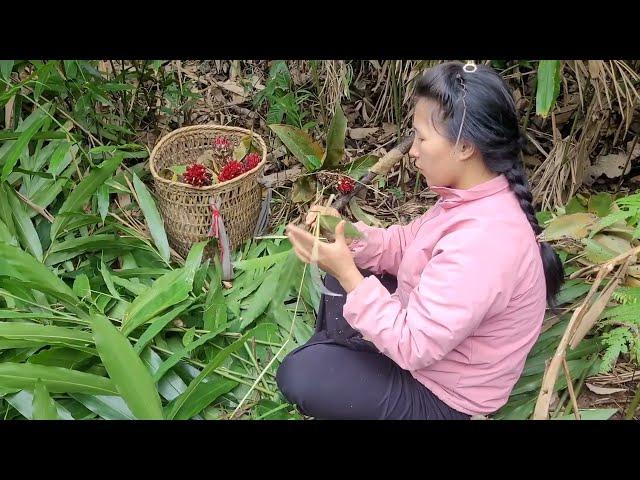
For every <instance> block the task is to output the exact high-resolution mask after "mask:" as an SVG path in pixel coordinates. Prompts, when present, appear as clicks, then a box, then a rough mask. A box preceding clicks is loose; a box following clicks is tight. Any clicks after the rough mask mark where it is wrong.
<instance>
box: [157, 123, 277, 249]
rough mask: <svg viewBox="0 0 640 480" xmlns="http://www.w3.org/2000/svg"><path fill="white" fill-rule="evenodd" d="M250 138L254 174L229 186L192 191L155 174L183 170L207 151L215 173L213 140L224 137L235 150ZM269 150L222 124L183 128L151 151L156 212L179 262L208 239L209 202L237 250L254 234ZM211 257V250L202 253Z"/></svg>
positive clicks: (258, 139)
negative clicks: (255, 151) (257, 155)
mask: <svg viewBox="0 0 640 480" xmlns="http://www.w3.org/2000/svg"><path fill="white" fill-rule="evenodd" d="M249 135H251V136H252V138H253V142H252V143H253V145H254V146H259V148H260V150H261V155H262V159H261V161H260V163H259V164H258V165H257V166H256V167H255V168H253V169H252V170H250V171H248V172H245V173H243V174H242V175H240V176H238V177H236V178H233V179H231V180H229V181H226V182H222V183H219V184H214V185H210V186H206V187H194V186H191V185H189V184H186V183H182V182H180V181H177V182H176V181H172V180H170V179H166V178H164V177H162V176H161V175H160V174H159V172H162V171H163V169H165V168H170V167H172V166H174V165H187V164H191V163H194V162H195V161H197V160H198V159H199V158H200V157H201V155H203V154H204V153H205V152H211V154H212V157H210V158H212V161H213V162H215V164H216V166H217V167H218V168H220V167H221V165H222V164H223V162H224V161H225V159H224V158H220V157H218V156H217V155H216V154H214V148H213V146H214V140H215V139H216V137H220V136H223V137H226V138H228V139H229V140H230V141H231V143H232V144H233V147H234V148H235V147H237V146H238V145H239V144H240V141H241V140H242V138H246V137H247V136H249ZM266 158H267V146H266V144H265V142H264V140H263V139H262V137H260V135H258V134H256V133H255V132H250V131H249V130H246V129H244V128H239V127H228V126H221V125H194V126H189V127H182V128H179V129H177V130H174V131H173V132H171V133H169V134H167V135H166V136H164V137H163V138H162V139H161V140H160V141H159V142H158V143H157V144H156V146H155V147H154V149H153V151H152V152H151V156H150V158H149V167H150V170H151V174H152V176H153V182H154V190H155V194H156V197H157V200H158V207H159V210H160V213H161V215H162V217H163V220H164V225H165V230H166V232H167V237H168V239H169V243H170V244H171V246H172V247H173V248H174V249H175V250H176V251H177V252H178V253H179V254H180V255H182V256H183V257H186V255H187V254H188V253H189V250H190V248H191V246H192V245H193V244H194V243H196V242H200V241H203V240H207V239H208V236H207V234H208V232H209V228H210V227H211V220H212V218H211V213H212V212H211V203H212V200H214V199H217V200H218V202H219V204H220V215H221V217H222V219H223V221H224V225H225V229H226V231H227V234H228V236H229V242H230V244H231V248H232V249H235V248H236V247H238V246H239V245H241V244H243V243H244V242H245V241H247V240H248V239H250V238H251V237H252V235H253V230H254V228H255V225H256V222H257V221H258V216H259V213H260V206H261V200H262V190H263V187H262V185H260V183H258V179H259V178H260V177H261V176H262V174H263V172H264V168H265V164H266ZM205 252H206V254H207V256H210V255H211V254H212V250H211V248H207V250H206V251H205Z"/></svg>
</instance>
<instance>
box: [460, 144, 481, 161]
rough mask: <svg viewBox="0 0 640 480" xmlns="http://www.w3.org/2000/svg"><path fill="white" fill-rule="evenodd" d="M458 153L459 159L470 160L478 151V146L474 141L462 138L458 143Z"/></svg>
mask: <svg viewBox="0 0 640 480" xmlns="http://www.w3.org/2000/svg"><path fill="white" fill-rule="evenodd" d="M456 153H457V155H456V156H457V158H458V160H460V161H462V162H464V161H466V160H469V159H470V158H471V157H472V156H473V154H474V153H476V147H475V146H474V145H473V144H472V143H469V142H465V141H462V140H461V141H460V143H459V144H458V148H457V152H456Z"/></svg>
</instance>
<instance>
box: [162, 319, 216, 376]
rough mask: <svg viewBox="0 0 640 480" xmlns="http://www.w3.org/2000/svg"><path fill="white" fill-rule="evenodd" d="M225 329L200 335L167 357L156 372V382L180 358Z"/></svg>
mask: <svg viewBox="0 0 640 480" xmlns="http://www.w3.org/2000/svg"><path fill="white" fill-rule="evenodd" d="M223 331H224V327H223V328H219V329H218V330H216V331H214V332H209V333H207V334H206V335H203V336H202V337H200V338H199V339H198V340H196V341H195V342H191V343H189V344H188V345H187V346H185V347H183V348H182V349H180V350H178V351H177V352H174V353H173V354H172V355H171V356H170V357H169V358H167V359H166V360H165V361H164V362H162V365H160V367H159V368H158V370H157V371H156V373H155V374H154V376H153V379H154V380H155V381H156V382H158V381H159V380H160V379H161V378H162V376H163V375H164V374H165V373H167V372H168V371H169V370H171V369H172V368H173V367H174V366H175V365H176V364H177V363H178V362H179V361H180V360H182V358H183V357H185V356H187V355H188V354H189V352H192V351H193V350H195V349H196V348H198V347H200V346H202V345H204V344H205V343H206V342H208V341H209V340H213V339H214V338H215V337H217V336H218V335H220V333H222V332H223Z"/></svg>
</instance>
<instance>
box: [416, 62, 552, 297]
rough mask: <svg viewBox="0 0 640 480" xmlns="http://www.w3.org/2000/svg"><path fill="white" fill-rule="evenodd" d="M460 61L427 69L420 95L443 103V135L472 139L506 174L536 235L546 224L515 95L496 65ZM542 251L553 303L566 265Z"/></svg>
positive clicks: (544, 245)
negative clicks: (526, 161)
mask: <svg viewBox="0 0 640 480" xmlns="http://www.w3.org/2000/svg"><path fill="white" fill-rule="evenodd" d="M462 67H463V65H462V64H461V63H459V62H448V63H442V64H439V65H437V66H435V67H433V68H430V69H428V70H426V71H425V72H424V74H423V75H422V76H421V77H420V78H419V79H418V80H417V82H416V97H418V98H429V99H431V100H435V101H436V102H437V103H438V104H439V106H440V111H439V112H438V113H439V116H440V118H439V119H438V120H437V122H436V123H438V124H439V125H442V126H444V128H445V135H446V136H447V138H448V139H449V140H450V141H451V142H452V143H453V142H456V140H457V138H458V137H459V138H460V140H461V141H462V140H465V141H467V142H469V143H472V144H473V145H474V146H475V147H476V148H477V149H478V150H479V152H480V153H481V155H482V158H483V160H484V163H485V164H486V166H487V168H488V169H489V170H491V171H492V172H495V173H502V174H504V176H505V177H506V178H507V180H508V181H509V187H510V188H511V190H512V191H513V193H514V194H515V196H516V198H517V199H518V202H519V203H520V207H521V208H522V211H523V212H524V213H525V214H526V216H527V219H528V220H529V223H530V224H531V228H532V229H533V232H534V234H535V235H536V236H538V235H539V234H540V233H541V232H542V227H540V225H539V223H538V219H537V218H536V211H535V208H534V206H533V196H532V194H531V190H530V188H529V182H528V180H527V176H526V173H525V171H524V166H523V164H522V150H523V148H524V146H525V145H526V140H525V138H524V136H523V135H522V133H521V131H520V127H519V125H518V116H517V112H516V107H515V102H514V100H513V96H512V95H511V92H510V91H509V88H508V87H507V85H506V83H505V82H504V80H503V79H502V77H501V76H500V75H499V74H498V73H497V72H496V71H494V70H493V69H492V68H490V67H487V66H485V65H478V66H477V69H476V70H475V71H474V72H465V71H464V69H463V68H462ZM462 85H464V88H462ZM465 91H466V92H465ZM465 93H466V94H465ZM463 95H464V101H462V97H463ZM463 119H464V121H463ZM540 255H541V257H542V263H543V266H544V275H545V280H546V284H547V303H548V304H549V305H550V306H551V307H554V306H555V304H556V295H557V294H558V292H559V291H560V287H561V286H562V283H563V282H564V268H563V266H562V262H561V261H560V258H558V255H557V254H556V253H555V252H554V251H553V248H552V247H551V245H549V244H548V243H546V242H542V243H540Z"/></svg>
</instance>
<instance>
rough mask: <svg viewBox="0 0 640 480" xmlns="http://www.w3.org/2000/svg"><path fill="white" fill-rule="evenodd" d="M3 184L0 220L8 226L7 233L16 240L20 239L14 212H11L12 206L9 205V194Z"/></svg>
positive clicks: (0, 200) (0, 196)
mask: <svg viewBox="0 0 640 480" xmlns="http://www.w3.org/2000/svg"><path fill="white" fill-rule="evenodd" d="M3 185H4V183H3V184H0V220H2V222H3V223H4V224H5V225H6V227H7V231H8V232H9V233H10V234H11V236H12V237H14V238H15V239H16V240H17V238H18V236H17V233H16V226H15V225H14V223H13V212H12V211H11V204H10V203H9V197H8V196H7V192H6V190H5V188H4V187H3Z"/></svg>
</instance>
